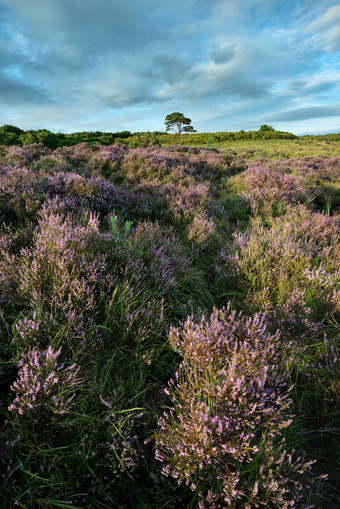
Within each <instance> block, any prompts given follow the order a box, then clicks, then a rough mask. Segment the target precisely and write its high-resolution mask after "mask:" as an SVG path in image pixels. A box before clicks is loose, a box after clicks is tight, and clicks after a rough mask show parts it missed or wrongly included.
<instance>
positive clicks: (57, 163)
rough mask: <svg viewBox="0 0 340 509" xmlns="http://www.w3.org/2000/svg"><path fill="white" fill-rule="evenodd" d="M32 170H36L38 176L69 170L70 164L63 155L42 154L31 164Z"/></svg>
mask: <svg viewBox="0 0 340 509" xmlns="http://www.w3.org/2000/svg"><path fill="white" fill-rule="evenodd" d="M31 168H32V170H33V171H35V172H37V173H38V174H39V176H40V177H43V176H44V175H50V174H53V173H68V172H71V169H72V167H71V165H70V164H69V163H67V161H66V160H65V159H64V158H63V157H60V156H59V157H57V156H55V155H47V156H43V157H41V158H40V159H38V160H37V161H34V162H33V163H32V164H31Z"/></svg>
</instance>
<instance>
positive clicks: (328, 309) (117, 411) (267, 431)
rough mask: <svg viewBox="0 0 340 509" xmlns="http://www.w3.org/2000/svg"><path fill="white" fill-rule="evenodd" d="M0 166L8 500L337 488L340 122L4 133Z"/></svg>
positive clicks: (301, 503) (231, 500)
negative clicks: (94, 136) (307, 129)
mask: <svg viewBox="0 0 340 509" xmlns="http://www.w3.org/2000/svg"><path fill="white" fill-rule="evenodd" d="M14 134H16V135H17V136H20V133H14ZM127 140H128V138H127ZM139 141H140V142H139V143H137V145H143V144H145V145H148V144H149V141H150V140H147V141H146V142H145V143H144V142H143V140H139ZM0 173H1V179H0V224H1V236H0V316H1V320H0V347H1V366H0V384H1V396H0V397H1V406H0V413H1V451H2V454H1V457H0V465H1V467H0V468H1V473H2V483H1V488H0V499H1V501H2V502H1V503H2V507H4V509H7V508H8V509H9V508H12V507H21V508H24V509H31V508H32V509H35V508H44V509H45V508H51V509H52V508H55V507H64V508H78V509H80V508H83V509H85V508H86V509H102V508H115V507H117V508H127V509H128V508H140V509H142V508H145V509H146V508H147V509H152V508H154V509H160V508H175V509H177V508H188V509H189V508H191V509H193V508H205V507H206V508H209V509H211V508H218V507H230V508H240V509H241V508H246V507H248V508H252V507H261V506H266V507H273V508H286V507H305V508H307V507H315V508H326V509H334V507H336V504H337V501H338V500H339V495H340V493H339V489H338V487H339V476H340V469H339V429H340V422H339V397H340V378H339V361H338V358H339V355H338V351H339V323H340V262H339V260H340V153H339V142H338V141H328V140H322V139H312V140H311V139H310V138H306V139H284V140H282V139H276V140H245V139H244V140H230V141H222V142H216V140H215V139H210V140H208V141H207V142H206V143H205V145H203V146H202V145H201V146H198V147H195V146H182V145H171V146H164V147H160V146H158V145H154V146H145V147H143V146H136V147H135V148H134V142H133V143H131V140H130V142H128V141H126V142H125V143H118V144H111V145H100V144H98V143H94V144H88V143H80V144H76V145H74V146H60V147H57V148H54V149H53V148H48V147H47V146H45V145H43V144H42V143H34V144H30V145H24V146H8V147H5V146H0Z"/></svg>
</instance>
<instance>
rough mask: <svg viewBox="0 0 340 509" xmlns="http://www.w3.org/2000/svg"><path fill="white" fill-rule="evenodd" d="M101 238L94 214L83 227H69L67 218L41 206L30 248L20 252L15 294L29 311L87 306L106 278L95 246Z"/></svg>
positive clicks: (106, 284) (93, 303)
mask: <svg viewBox="0 0 340 509" xmlns="http://www.w3.org/2000/svg"><path fill="white" fill-rule="evenodd" d="M106 240H107V236H105V234H101V233H100V232H99V221H98V218H97V217H96V216H93V215H92V216H90V217H89V219H88V223H87V225H86V226H75V225H74V224H73V222H72V220H71V218H70V217H68V216H66V217H65V218H63V217H62V216H60V215H55V214H54V213H50V211H49V210H48V209H44V210H42V212H41V216H40V220H39V224H38V227H37V230H36V232H35V235H34V244H33V246H32V247H29V248H25V249H22V250H21V253H20V259H19V261H18V280H19V286H18V291H19V293H20V294H21V295H22V296H24V297H25V298H26V299H27V301H28V302H29V303H30V306H31V307H33V308H35V309H40V308H41V309H43V310H46V311H51V310H60V311H61V310H62V311H63V312H66V311H67V310H71V309H77V310H78V311H81V310H85V309H86V310H87V311H89V310H93V309H94V308H95V306H96V299H97V298H98V296H99V294H100V291H101V290H106V291H107V290H108V288H110V286H111V282H112V280H111V279H110V277H109V275H108V274H107V271H106V255H105V254H103V253H101V252H99V251H98V250H97V249H95V247H96V243H98V244H100V243H103V242H104V243H105V242H106ZM108 240H109V241H110V240H112V239H111V238H109V239H108Z"/></svg>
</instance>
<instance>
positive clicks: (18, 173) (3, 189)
mask: <svg viewBox="0 0 340 509" xmlns="http://www.w3.org/2000/svg"><path fill="white" fill-rule="evenodd" d="M0 174H1V179H0V221H1V222H5V223H6V224H10V223H13V222H15V223H20V222H25V221H28V220H30V219H31V218H34V217H35V215H36V212H37V210H38V209H39V208H40V205H41V202H40V199H39V196H37V195H36V193H35V183H36V182H37V177H36V175H34V173H33V172H32V171H31V170H28V169H26V168H18V167H4V168H2V169H1V170H0Z"/></svg>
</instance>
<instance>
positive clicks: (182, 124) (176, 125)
mask: <svg viewBox="0 0 340 509" xmlns="http://www.w3.org/2000/svg"><path fill="white" fill-rule="evenodd" d="M190 124H191V120H190V118H186V117H185V116H184V115H183V113H179V112H178V111H175V112H174V113H170V114H169V115H167V116H166V117H165V125H166V130H167V131H170V130H174V131H175V130H176V129H177V131H178V134H181V132H182V131H183V132H186V133H195V132H196V131H195V129H194V128H193V127H192V125H190Z"/></svg>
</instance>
